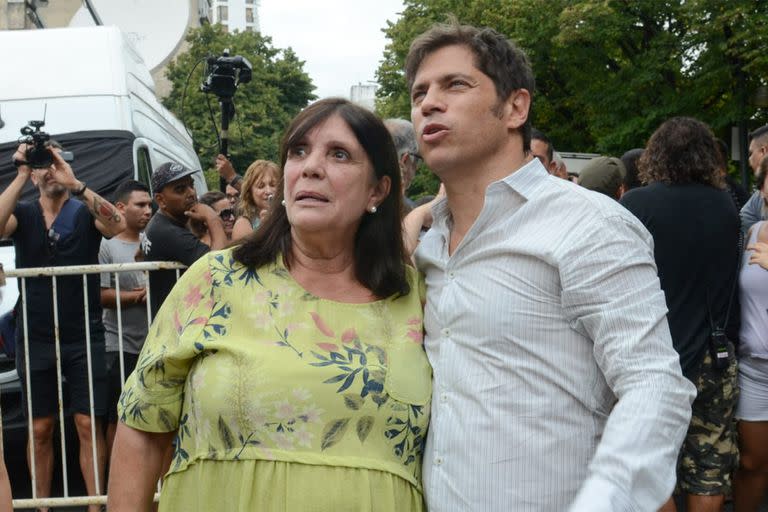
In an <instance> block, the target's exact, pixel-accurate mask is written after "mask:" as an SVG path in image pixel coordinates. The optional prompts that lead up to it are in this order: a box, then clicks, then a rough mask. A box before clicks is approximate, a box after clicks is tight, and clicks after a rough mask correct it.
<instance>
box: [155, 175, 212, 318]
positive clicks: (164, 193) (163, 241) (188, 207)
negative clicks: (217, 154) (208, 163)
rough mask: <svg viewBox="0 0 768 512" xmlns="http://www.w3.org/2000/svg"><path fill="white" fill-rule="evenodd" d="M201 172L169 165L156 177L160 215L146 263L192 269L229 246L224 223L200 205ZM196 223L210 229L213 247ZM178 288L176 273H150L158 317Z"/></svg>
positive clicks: (210, 209)
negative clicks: (197, 176) (196, 181)
mask: <svg viewBox="0 0 768 512" xmlns="http://www.w3.org/2000/svg"><path fill="white" fill-rule="evenodd" d="M195 172H198V171H193V170H191V169H187V168H186V167H184V166H183V165H181V164H177V163H174V162H167V163H164V164H163V165H161V166H160V167H158V168H157V169H155V171H154V172H153V173H152V190H153V192H154V194H155V202H156V203H157V206H158V208H159V209H158V211H157V214H156V215H155V216H154V217H152V220H151V221H149V224H147V229H146V231H145V232H144V239H143V240H142V242H141V244H142V252H143V253H144V260H145V261H178V262H181V263H183V264H185V265H191V264H192V263H194V262H195V261H196V260H197V259H198V258H200V256H202V255H204V254H206V253H207V252H208V251H210V250H212V249H213V250H216V249H223V248H224V246H226V245H227V235H226V234H225V233H224V223H223V222H222V220H221V219H220V218H219V216H218V214H217V213H216V212H215V211H214V210H213V208H211V207H210V206H208V205H205V204H202V203H198V202H197V194H196V193H195V189H194V186H193V181H192V176H191V175H192V174H194V173H195ZM189 219H196V220H199V221H202V222H205V224H206V225H207V226H208V232H209V233H210V235H211V245H210V247H209V246H208V245H206V244H204V243H202V242H201V241H200V240H198V238H197V237H196V236H195V235H194V234H193V233H192V231H190V229H189V227H188V226H187V222H188V221H189ZM174 284H176V271H175V270H155V271H152V272H150V273H149V300H150V307H151V309H152V316H153V317H154V316H155V315H156V314H157V312H158V311H159V310H160V306H162V304H163V301H164V300H165V298H166V297H167V296H168V294H169V293H170V291H171V289H172V288H173V285H174Z"/></svg>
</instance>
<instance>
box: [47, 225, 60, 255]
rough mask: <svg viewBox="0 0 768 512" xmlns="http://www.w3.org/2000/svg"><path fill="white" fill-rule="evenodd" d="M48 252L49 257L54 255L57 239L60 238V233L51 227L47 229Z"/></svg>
mask: <svg viewBox="0 0 768 512" xmlns="http://www.w3.org/2000/svg"><path fill="white" fill-rule="evenodd" d="M47 235H48V254H50V255H51V257H53V256H56V243H57V242H58V241H59V238H61V235H60V234H59V233H57V232H56V231H54V229H53V228H51V229H49V230H48V233H47Z"/></svg>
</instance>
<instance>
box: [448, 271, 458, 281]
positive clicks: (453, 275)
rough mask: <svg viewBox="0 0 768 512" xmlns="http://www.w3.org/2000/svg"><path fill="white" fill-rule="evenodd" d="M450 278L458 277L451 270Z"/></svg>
mask: <svg viewBox="0 0 768 512" xmlns="http://www.w3.org/2000/svg"><path fill="white" fill-rule="evenodd" d="M448 277H450V278H451V279H453V278H454V277H456V273H455V272H454V271H453V270H451V271H450V272H448Z"/></svg>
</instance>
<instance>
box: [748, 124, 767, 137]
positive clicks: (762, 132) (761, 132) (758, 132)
mask: <svg viewBox="0 0 768 512" xmlns="http://www.w3.org/2000/svg"><path fill="white" fill-rule="evenodd" d="M766 135H768V124H766V125H763V126H761V127H760V128H757V129H755V130H754V131H753V132H751V133H750V134H749V140H750V141H752V140H755V139H762V138H765V137H766Z"/></svg>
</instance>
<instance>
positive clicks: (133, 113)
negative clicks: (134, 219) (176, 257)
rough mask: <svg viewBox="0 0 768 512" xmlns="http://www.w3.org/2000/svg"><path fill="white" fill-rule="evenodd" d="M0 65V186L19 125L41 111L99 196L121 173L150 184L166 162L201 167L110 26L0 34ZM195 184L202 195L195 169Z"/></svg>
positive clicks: (8, 171) (138, 62)
mask: <svg viewBox="0 0 768 512" xmlns="http://www.w3.org/2000/svg"><path fill="white" fill-rule="evenodd" d="M0 70H2V71H0V119H2V122H0V124H2V126H0V189H2V188H5V186H7V184H8V182H9V181H10V179H13V175H14V174H15V169H14V168H13V166H12V164H11V162H10V154H13V149H14V145H15V144H16V142H17V141H18V139H19V136H20V132H19V130H20V128H22V127H23V126H25V125H26V124H27V123H28V122H29V121H30V120H42V119H43V116H45V127H44V128H43V130H44V131H46V132H48V133H49V134H51V135H52V136H53V138H55V139H56V140H58V141H59V142H61V143H62V144H63V145H64V146H65V147H66V149H67V150H69V151H72V152H74V154H75V161H74V162H73V165H72V167H73V169H74V170H75V173H76V174H77V176H78V178H79V179H81V180H82V181H85V182H87V183H88V186H89V187H91V188H92V189H94V190H96V191H97V192H99V193H101V194H104V195H106V196H109V193H110V192H112V191H113V190H114V188H115V187H116V186H117V185H118V184H119V183H120V182H121V181H123V180H125V179H128V178H134V179H137V180H139V181H141V182H143V183H145V184H146V185H147V186H149V181H150V175H151V172H152V169H154V168H155V167H157V166H158V165H160V164H162V163H164V162H167V161H169V160H174V161H177V162H179V163H181V164H183V165H185V166H187V167H189V168H192V169H201V166H200V161H199V159H198V158H197V154H196V153H195V150H194V147H193V145H192V139H191V137H190V136H189V135H188V134H187V132H186V130H185V129H184V126H183V125H182V124H181V122H179V121H178V120H177V119H176V118H175V117H174V116H173V114H171V113H170V112H169V111H168V110H167V109H166V108H164V107H163V106H162V105H161V104H160V102H159V101H158V99H157V98H156V97H155V93H154V82H153V80H152V77H151V75H150V74H149V70H148V69H147V67H146V66H145V65H144V61H143V59H142V58H141V56H140V55H139V54H138V53H137V51H136V49H135V48H134V46H133V44H131V43H130V41H128V39H126V38H125V37H124V36H123V34H122V33H121V32H120V30H119V29H118V28H117V27H83V28H57V29H44V30H4V31H0ZM9 153H10V154H9ZM195 182H196V188H198V193H203V192H205V190H206V186H205V180H204V179H203V176H202V174H197V175H195Z"/></svg>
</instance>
